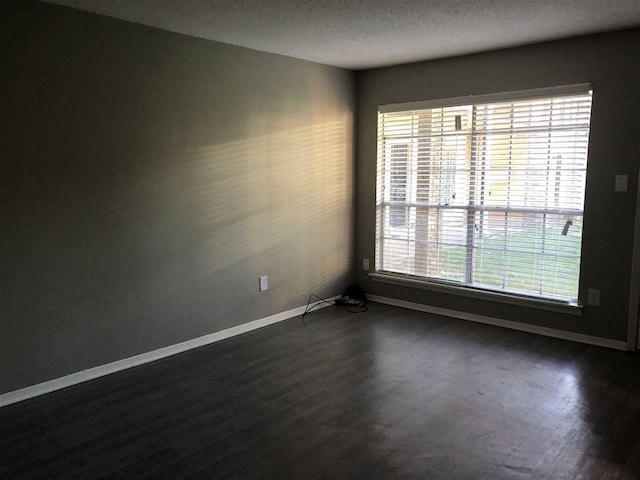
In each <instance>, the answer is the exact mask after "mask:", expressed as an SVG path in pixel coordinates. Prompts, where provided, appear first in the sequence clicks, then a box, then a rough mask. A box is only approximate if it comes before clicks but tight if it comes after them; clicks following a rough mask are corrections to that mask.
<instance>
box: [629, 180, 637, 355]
mask: <svg viewBox="0 0 640 480" xmlns="http://www.w3.org/2000/svg"><path fill="white" fill-rule="evenodd" d="M637 188H638V196H637V200H636V223H635V228H634V233H633V256H632V259H631V286H630V287H629V320H628V323H627V349H628V350H636V349H637V348H640V331H638V306H639V304H640V172H638V187H637Z"/></svg>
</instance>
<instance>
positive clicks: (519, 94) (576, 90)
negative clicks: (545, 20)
mask: <svg viewBox="0 0 640 480" xmlns="http://www.w3.org/2000/svg"><path fill="white" fill-rule="evenodd" d="M591 90H592V87H591V84H590V83H579V84H576V85H562V86H558V87H546V88H534V89H530V90H516V91H512V92H501V93H489V94H486V95H466V96H464V97H453V98H443V99H435V100H424V101H418V102H406V103H390V104H388V105H380V106H379V107H378V112H379V113H390V112H403V111H409V110H422V109H424V108H440V107H454V106H457V105H470V104H473V105H479V104H482V103H494V102H501V101H509V100H514V101H515V100H532V99H534V98H547V97H553V96H561V95H579V94H586V93H589V92H590V91H591Z"/></svg>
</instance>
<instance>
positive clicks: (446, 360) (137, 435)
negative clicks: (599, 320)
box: [0, 304, 640, 480]
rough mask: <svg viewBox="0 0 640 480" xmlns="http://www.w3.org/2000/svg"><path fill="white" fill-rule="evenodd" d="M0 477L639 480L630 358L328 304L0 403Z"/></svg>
mask: <svg viewBox="0 0 640 480" xmlns="http://www.w3.org/2000/svg"><path fill="white" fill-rule="evenodd" d="M0 478H2V479H53V478H60V479H62V478H64V479H94V478H109V479H115V478H122V479H129V480H131V479H140V478H163V479H183V478H203V479H217V478H234V479H235V478H274V479H287V478H292V479H313V478H338V479H340V478H349V479H351V478H353V479H371V478H379V479H402V478H407V479H413V478H428V479H431V478H432V479H487V480H488V479H491V480H495V479H524V478H532V479H554V480H555V479H632V478H640V357H639V356H638V355H637V354H634V353H625V352H617V351H613V350H606V349H602V348H597V347H590V346H585V345H580V344H575V343H569V342H565V341H561V340H554V339H550V338H544V337H538V336H535V335H530V334H526V333H522V332H515V331H510V330H504V329H500V328H497V327H491V326H486V325H479V324H474V323H469V322H464V321H458V320H453V319H446V318H440V317H435V316H430V315H427V314H423V313H418V312H411V311H406V310H402V309H398V308H393V307H388V306H384V305H378V304H372V305H371V306H370V311H369V312H368V313H365V314H360V315H355V314H349V313H347V312H345V311H344V310H342V309H339V308H337V307H330V308H328V309H325V310H322V311H318V312H315V313H313V314H310V315H308V316H307V317H306V318H305V320H304V321H302V320H301V319H300V318H296V319H291V320H288V321H285V322H282V323H279V324H277V325H274V326H271V327H267V328H265V329H262V330H258V331H254V332H251V333H249V334H246V335H243V336H240V337H235V338H232V339H229V340H225V341H223V342H219V343H216V344H213V345H210V346H207V347H203V348H200V349H197V350H193V351H190V352H187V353H185V354H182V355H178V356H175V357H171V358H168V359H165V360H161V361H158V362H155V363H152V364H148V365H145V366H142V367H138V368H135V369H130V370H127V371H124V372H120V373H117V374H114V375H111V376H108V377H103V378H101V379H98V380H94V381H91V382H87V383H84V384H82V385H77V386H75V387H71V388H68V389H65V390H62V391H58V392H54V393H52V394H49V395H45V396H42V397H39V398H35V399H32V400H28V401H25V402H21V403H19V404H15V405H11V406H8V407H5V408H3V409H0Z"/></svg>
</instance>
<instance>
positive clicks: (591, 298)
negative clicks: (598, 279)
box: [587, 288, 600, 307]
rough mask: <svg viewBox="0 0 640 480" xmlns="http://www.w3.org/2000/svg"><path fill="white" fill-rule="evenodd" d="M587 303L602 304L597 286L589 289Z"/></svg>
mask: <svg viewBox="0 0 640 480" xmlns="http://www.w3.org/2000/svg"><path fill="white" fill-rule="evenodd" d="M587 305H593V306H594V307H597V306H599V305H600V290H597V289H595V288H590V289H589V293H588V297H587Z"/></svg>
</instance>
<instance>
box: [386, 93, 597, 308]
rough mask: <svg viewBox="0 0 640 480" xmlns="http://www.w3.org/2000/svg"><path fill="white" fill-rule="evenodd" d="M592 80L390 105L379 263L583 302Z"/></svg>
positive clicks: (418, 274) (424, 276)
mask: <svg viewBox="0 0 640 480" xmlns="http://www.w3.org/2000/svg"><path fill="white" fill-rule="evenodd" d="M590 115H591V91H590V86H589V85H579V86H571V87H557V88H551V89H544V90H534V91H525V92H511V93H508V94H499V95H491V96H482V97H466V98H463V99H452V100H449V101H442V102H421V103H415V104H399V105H387V106H383V107H380V109H379V113H378V174H377V177H378V179H377V200H376V201H377V225H376V271H377V272H378V273H381V274H391V275H396V276H397V275H401V276H405V277H411V278H414V279H418V280H424V281H437V282H445V283H449V284H453V285H459V286H465V287H473V288H479V289H485V290H491V291H498V292H501V293H510V294H519V295H526V296H535V297H542V298H546V299H552V300H561V301H566V302H571V303H573V302H577V297H578V283H579V276H580V256H581V244H582V218H583V205H584V192H585V178H586V169H587V147H588V140H589V123H590Z"/></svg>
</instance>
